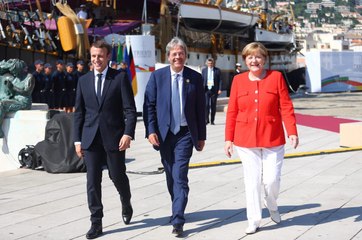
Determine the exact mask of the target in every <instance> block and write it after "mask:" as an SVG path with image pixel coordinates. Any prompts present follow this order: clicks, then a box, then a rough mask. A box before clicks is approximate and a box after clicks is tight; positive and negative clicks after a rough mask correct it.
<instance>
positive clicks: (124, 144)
mask: <svg viewBox="0 0 362 240" xmlns="http://www.w3.org/2000/svg"><path fill="white" fill-rule="evenodd" d="M131 140H132V138H131V137H130V136H128V135H123V136H122V138H121V140H119V151H124V150H126V149H127V148H130V147H131Z"/></svg>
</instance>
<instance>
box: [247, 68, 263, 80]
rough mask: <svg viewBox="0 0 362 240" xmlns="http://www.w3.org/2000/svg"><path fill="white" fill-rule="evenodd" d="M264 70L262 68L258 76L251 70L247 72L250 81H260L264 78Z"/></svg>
mask: <svg viewBox="0 0 362 240" xmlns="http://www.w3.org/2000/svg"><path fill="white" fill-rule="evenodd" d="M265 75H266V71H265V70H263V71H262V72H261V74H260V75H259V76H255V75H254V74H253V73H252V72H249V79H250V81H260V80H262V79H263V78H265Z"/></svg>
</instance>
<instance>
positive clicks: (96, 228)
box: [85, 223, 103, 239]
mask: <svg viewBox="0 0 362 240" xmlns="http://www.w3.org/2000/svg"><path fill="white" fill-rule="evenodd" d="M102 234H103V231H102V224H95V223H92V226H91V228H90V229H89V231H88V232H87V234H86V235H85V237H86V238H87V239H94V238H97V237H99V236H100V235H102Z"/></svg>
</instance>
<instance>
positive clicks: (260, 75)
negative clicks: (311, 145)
mask: <svg viewBox="0 0 362 240" xmlns="http://www.w3.org/2000/svg"><path fill="white" fill-rule="evenodd" d="M267 56H268V51H267V49H266V48H265V47H264V46H263V45H262V44H261V43H258V42H253V43H250V44H248V45H247V46H245V48H244V49H243V51H242V57H243V59H244V61H245V64H246V66H247V67H248V69H249V71H247V72H244V73H242V74H238V75H236V76H235V77H234V79H233V84H232V87H231V93H230V99H229V105H228V110H227V116H226V127H225V147H224V150H225V154H226V155H227V156H228V157H231V155H232V154H233V148H234V147H233V146H234V145H235V149H236V151H237V152H238V155H239V157H240V159H241V161H242V163H243V169H244V184H245V195H246V208H247V218H248V224H249V225H248V227H247V229H246V230H245V232H246V233H247V234H252V233H255V232H256V231H257V230H258V228H259V225H260V222H261V211H262V204H261V196H262V193H261V189H262V188H263V189H264V205H265V206H266V207H267V208H268V210H269V213H270V217H271V219H272V220H273V221H274V222H276V223H279V222H280V221H281V219H280V214H279V212H278V205H277V202H276V201H277V198H278V194H279V188H280V175H281V167H282V163H283V158H284V144H285V137H284V130H283V122H284V127H285V129H286V132H287V134H288V138H289V139H290V141H291V144H292V146H293V147H294V148H296V147H297V146H298V133H297V128H296V120H295V116H294V109H293V104H292V101H291V99H290V97H289V93H288V89H287V86H286V84H285V81H284V78H283V75H282V74H281V73H280V72H278V71H271V70H266V69H265V68H264V66H265V63H266V59H267Z"/></svg>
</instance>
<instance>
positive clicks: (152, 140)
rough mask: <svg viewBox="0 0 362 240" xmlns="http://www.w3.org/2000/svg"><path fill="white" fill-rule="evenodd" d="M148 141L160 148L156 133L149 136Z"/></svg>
mask: <svg viewBox="0 0 362 240" xmlns="http://www.w3.org/2000/svg"><path fill="white" fill-rule="evenodd" d="M148 141H149V142H150V143H151V144H152V145H153V146H156V147H159V146H160V141H158V137H157V134H156V133H151V134H150V135H148Z"/></svg>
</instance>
